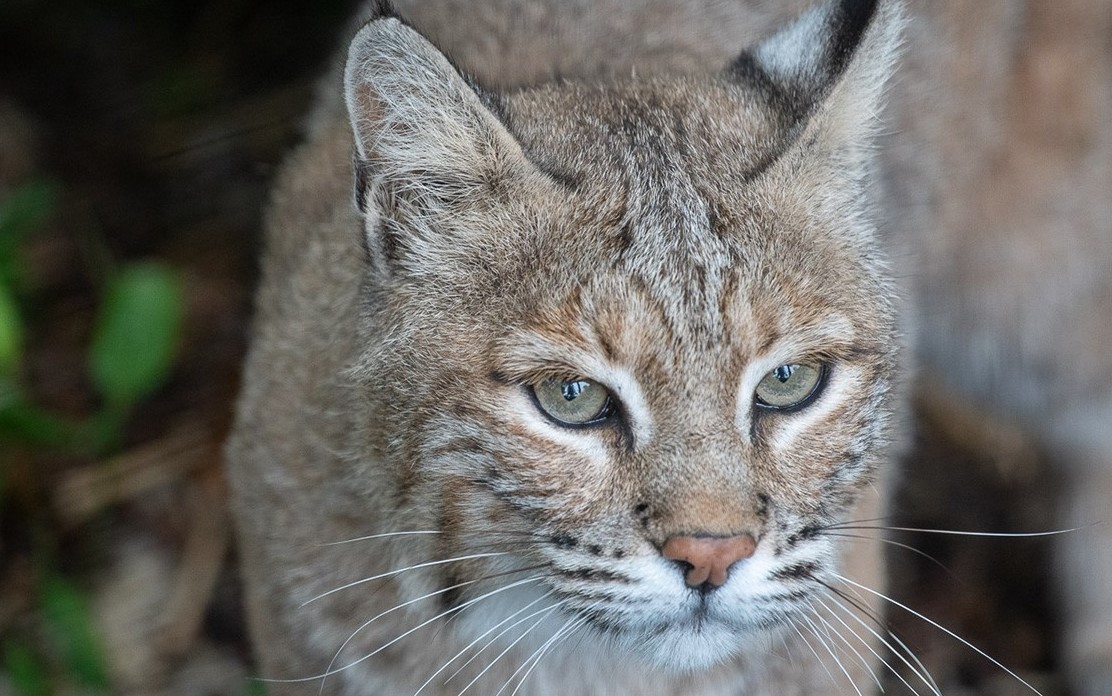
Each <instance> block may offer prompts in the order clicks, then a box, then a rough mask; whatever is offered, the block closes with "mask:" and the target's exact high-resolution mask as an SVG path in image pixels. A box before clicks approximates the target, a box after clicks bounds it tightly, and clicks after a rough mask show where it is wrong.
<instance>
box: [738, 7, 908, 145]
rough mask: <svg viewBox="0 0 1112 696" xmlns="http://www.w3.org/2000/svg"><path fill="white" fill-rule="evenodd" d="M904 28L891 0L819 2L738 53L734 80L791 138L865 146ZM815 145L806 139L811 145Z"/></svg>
mask: <svg viewBox="0 0 1112 696" xmlns="http://www.w3.org/2000/svg"><path fill="white" fill-rule="evenodd" d="M903 25H904V13H903V7H902V5H901V3H900V2H899V0H827V2H825V3H823V4H821V5H819V6H817V7H814V8H812V9H811V10H809V11H807V12H806V13H804V14H803V15H801V16H800V17H799V18H798V19H797V20H796V21H795V22H793V23H792V24H790V25H788V26H787V27H785V28H784V29H782V30H780V31H779V32H777V33H776V34H774V35H773V36H771V37H769V38H768V39H766V40H764V41H762V42H761V43H759V44H758V45H757V46H755V47H754V48H752V49H750V50H749V51H746V52H745V53H743V54H742V55H741V56H740V57H738V59H737V60H735V61H734V63H733V64H732V65H731V66H730V67H729V69H728V72H729V74H731V75H732V76H733V77H734V78H735V79H739V80H743V81H746V82H748V83H750V84H752V85H755V86H757V87H758V88H759V89H761V90H762V91H763V92H764V93H766V94H767V95H768V96H769V99H770V102H771V104H772V106H773V108H775V109H777V110H778V111H779V112H780V113H781V114H782V116H783V117H784V120H785V125H786V126H787V127H788V128H789V129H790V132H791V135H792V137H793V138H799V137H800V136H802V135H803V133H804V130H807V131H810V132H811V134H814V135H817V136H818V140H819V144H820V145H821V144H823V142H825V144H827V145H829V146H832V147H839V146H843V147H844V146H849V148H850V149H856V147H857V146H866V145H867V144H868V140H869V138H870V136H871V135H872V133H873V132H874V131H875V129H876V126H877V123H876V120H877V119H876V115H877V112H878V111H879V110H880V106H881V96H882V93H883V90H884V86H885V84H886V82H887V80H888V78H889V76H890V74H891V73H892V71H893V67H894V64H895V61H896V58H897V56H898V53H899V47H900V36H901V34H902V30H903ZM814 140H815V139H811V141H812V142H814Z"/></svg>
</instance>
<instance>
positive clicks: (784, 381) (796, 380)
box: [756, 362, 826, 411]
mask: <svg viewBox="0 0 1112 696" xmlns="http://www.w3.org/2000/svg"><path fill="white" fill-rule="evenodd" d="M825 377H826V368H825V367H824V366H823V365H822V364H821V363H814V362H809V363H798V364H790V365H781V366H780V367H777V368H776V369H775V370H773V371H771V372H769V373H768V374H767V375H765V376H764V379H762V380H761V381H760V383H759V384H758V385H757V389H756V397H757V405H758V406H762V407H764V408H769V409H773V410H777V411H791V410H795V409H799V408H803V407H804V406H806V405H808V404H809V403H811V401H813V400H814V398H815V397H816V396H818V394H819V392H820V391H821V390H822V385H823V381H824V378H825Z"/></svg>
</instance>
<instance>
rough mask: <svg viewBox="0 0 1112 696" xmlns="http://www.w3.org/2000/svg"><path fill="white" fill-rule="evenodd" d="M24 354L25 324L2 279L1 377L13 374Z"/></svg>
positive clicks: (0, 279)
mask: <svg viewBox="0 0 1112 696" xmlns="http://www.w3.org/2000/svg"><path fill="white" fill-rule="evenodd" d="M22 354H23V322H22V321H21V320H20V318H19V308H18V307H17V306H16V304H15V298H14V297H12V294H11V293H10V292H9V291H8V286H7V284H6V283H4V281H3V279H2V278H0V376H6V375H11V374H13V373H14V372H15V371H16V370H17V369H18V368H19V360H20V357H21V356H22Z"/></svg>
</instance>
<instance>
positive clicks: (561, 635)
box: [494, 603, 598, 696]
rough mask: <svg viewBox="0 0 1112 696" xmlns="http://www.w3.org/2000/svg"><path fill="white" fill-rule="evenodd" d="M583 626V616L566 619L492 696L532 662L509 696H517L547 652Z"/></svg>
mask: <svg viewBox="0 0 1112 696" xmlns="http://www.w3.org/2000/svg"><path fill="white" fill-rule="evenodd" d="M595 606H598V603H596V604H594V605H591V607H590V608H588V609H587V611H590V609H592V608H594V607H595ZM585 625H587V617H586V616H583V617H581V618H579V619H578V620H576V619H574V618H571V619H568V620H567V621H566V622H565V623H564V625H563V626H561V627H560V629H559V630H558V631H556V632H555V633H553V634H552V637H551V638H549V639H548V640H547V641H545V643H544V645H542V646H541V647H539V648H537V649H536V650H535V651H533V654H532V655H530V656H529V657H528V658H526V660H525V661H524V662H522V663H521V667H518V668H517V669H516V670H514V673H513V674H511V675H510V678H509V679H507V680H506V683H505V684H503V685H502V688H501V689H499V690H498V691H497V692H495V694H494V696H500V694H501V693H502V692H503V691H505V690H506V687H507V686H509V685H510V683H511V682H513V680H514V677H516V676H517V674H518V672H520V671H521V670H522V668H523V667H525V665H528V664H529V662H530V661H532V663H533V664H532V665H530V666H529V669H527V670H526V671H525V674H523V675H521V680H520V681H519V682H518V683H517V686H515V687H514V690H513V691H512V692H510V696H517V692H518V691H520V690H521V687H522V686H524V685H525V680H527V679H528V678H529V675H530V674H532V673H533V670H534V669H536V668H537V665H539V664H540V663H541V659H542V658H544V656H545V655H546V654H547V653H548V651H549V650H550V649H551V648H553V647H555V646H556V645H558V644H560V643H562V642H564V640H567V639H568V638H570V637H571V636H572V635H573V634H574V633H575V632H576V631H578V630H579V629H580V628H582V627H583V626H585ZM569 626H571V628H570V629H569V628H568V627H569Z"/></svg>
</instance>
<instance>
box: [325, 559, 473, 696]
mask: <svg viewBox="0 0 1112 696" xmlns="http://www.w3.org/2000/svg"><path fill="white" fill-rule="evenodd" d="M477 582H479V581H478V580H468V581H467V582H461V583H459V584H457V585H452V586H451V587H445V588H444V589H442V590H436V591H435V592H429V593H428V594H423V595H421V596H420V597H417V598H416V599H411V600H409V601H407V602H402V603H401V604H397V605H395V606H393V607H390V608H389V609H387V610H386V611H383V612H380V613H379V614H378V615H376V616H374V617H373V618H371V619H368V620H367V621H366V622H364V623H363V625H362V626H360V627H359V628H357V629H355V630H354V631H352V632H351V635H349V636H348V637H347V640H345V641H344V642H343V643H342V644H341V645H340V647H339V648H337V649H336V653H335V654H334V655H333V656H332V661H331V662H329V663H328V667H326V668H325V670H324V671H325V675H326V676H325V677H323V678H322V679H321V684H320V690H321V693H324V682H325V680H326V679H327V678H328V677H327V674H328V673H329V672H330V671H331V670H332V666H333V665H334V664H336V660H337V659H338V658H339V657H340V653H342V652H343V651H344V648H346V647H347V646H348V643H350V642H351V641H352V640H353V639H354V638H355V636H357V635H359V633H360V632H362V631H363V629H365V628H366V627H367V626H370V625H371V624H372V623H374V622H375V621H378V620H379V619H381V618H382V617H384V616H386V615H387V614H392V613H393V612H395V611H398V610H399V609H403V608H405V607H408V606H410V605H411V604H416V603H417V602H420V601H422V600H425V599H428V598H430V597H435V596H436V595H440V594H444V593H445V592H451V591H452V590H458V589H459V588H461V587H466V586H467V585H474V584H475V583H477Z"/></svg>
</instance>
